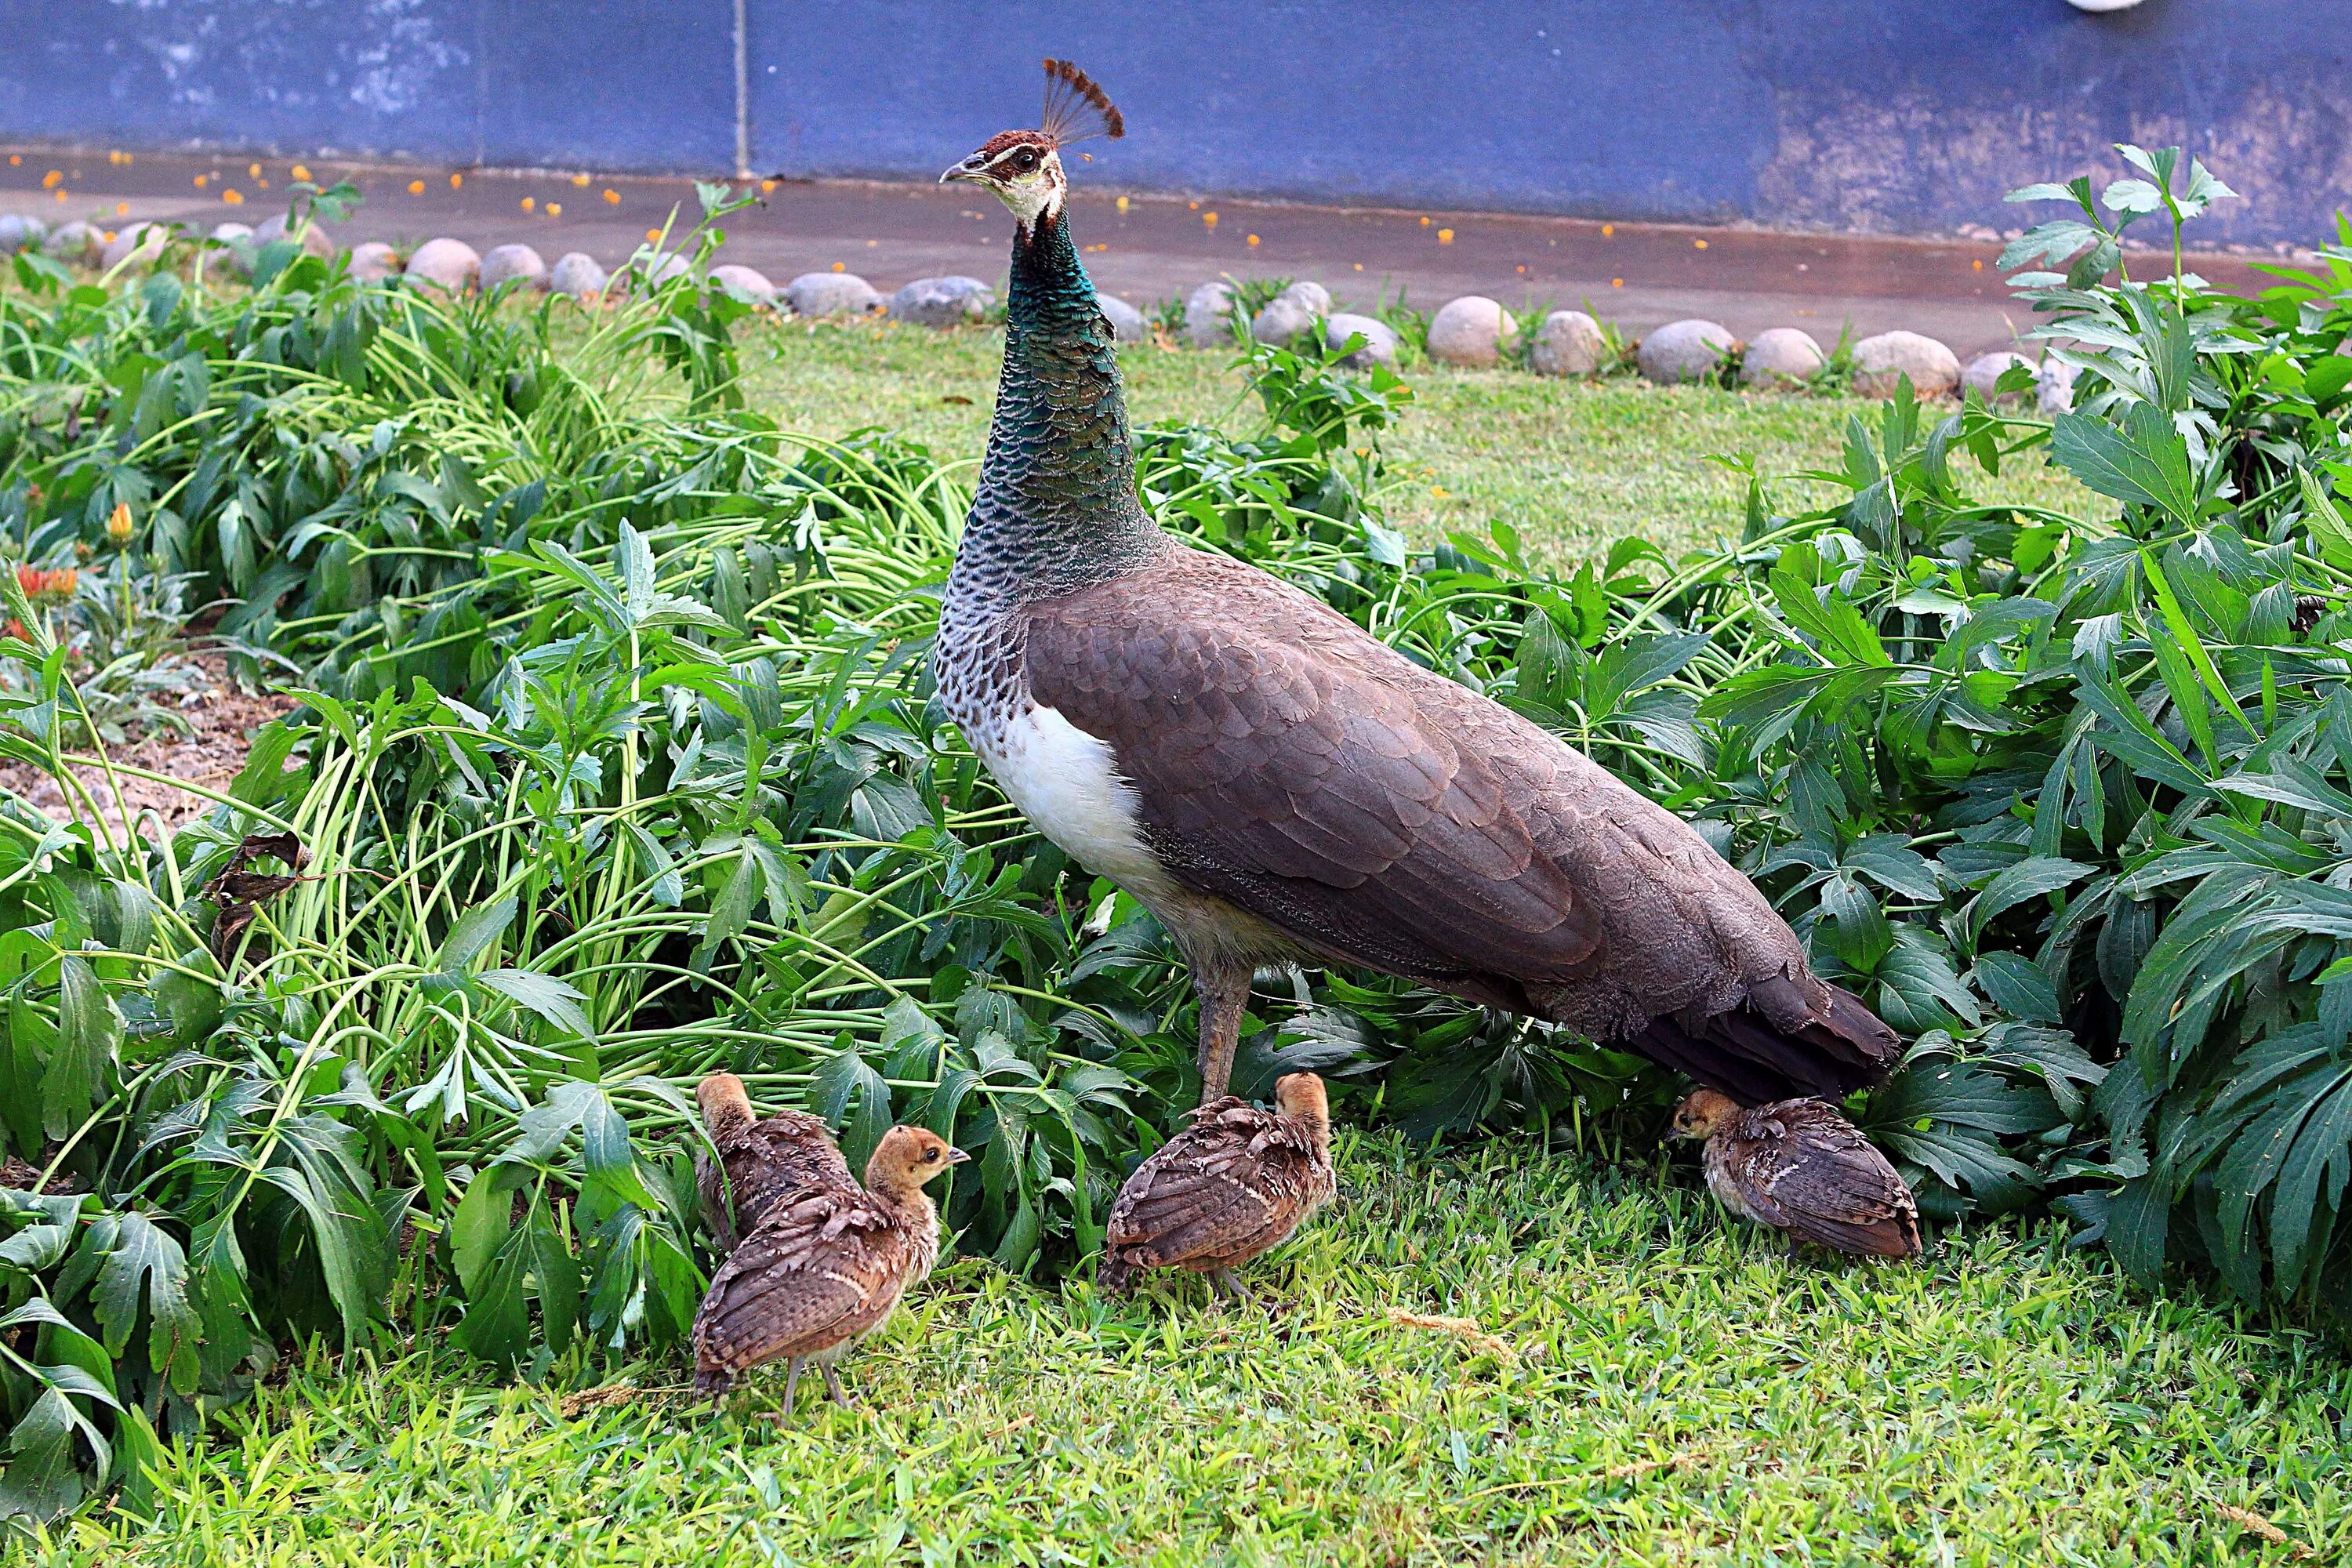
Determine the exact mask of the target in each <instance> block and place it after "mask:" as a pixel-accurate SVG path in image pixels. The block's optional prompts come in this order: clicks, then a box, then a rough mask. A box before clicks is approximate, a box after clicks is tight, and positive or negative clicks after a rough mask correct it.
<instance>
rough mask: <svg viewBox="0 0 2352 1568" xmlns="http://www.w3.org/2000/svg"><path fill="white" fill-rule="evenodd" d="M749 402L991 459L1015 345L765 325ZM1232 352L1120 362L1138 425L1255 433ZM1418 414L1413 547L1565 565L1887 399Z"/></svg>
mask: <svg viewBox="0 0 2352 1568" xmlns="http://www.w3.org/2000/svg"><path fill="white" fill-rule="evenodd" d="M742 342H743V353H742V359H743V365H744V370H745V381H746V384H747V392H748V395H749V396H750V398H751V402H752V404H753V405H755V406H757V407H759V408H760V409H761V410H763V411H764V412H766V413H768V414H770V415H772V416H774V417H776V418H777V419H779V420H781V421H782V423H783V424H784V426H786V427H787V428H789V429H793V430H797V431H802V432H805V433H807V434H810V435H816V436H840V435H843V434H845V433H846V432H848V431H850V430H854V429H857V428H859V427H861V426H869V425H881V426H890V427H892V428H895V429H898V430H900V431H902V432H904V433H905V434H906V435H908V436H910V437H914V438H915V439H917V440H919V441H922V442H925V443H927V444H928V445H929V447H931V449H932V450H933V451H935V452H938V453H940V454H941V455H942V456H947V457H969V458H972V459H973V460H974V461H975V462H976V461H977V460H978V459H979V457H980V454H981V448H982V445H983V444H984V443H985V441H986V439H987V435H988V415H989V408H990V405H991V404H992V401H993V399H994V397H995V395H996V370H997V364H998V362H999V361H1000V360H1001V359H1002V357H1003V333H1002V332H1001V331H998V330H997V329H995V328H970V329H965V330H962V331H952V332H938V331H929V330H927V329H925V328H920V327H912V326H906V325H902V324H898V323H892V322H867V323H860V324H856V325H851V326H844V325H836V324H830V323H824V322H818V323H793V324H788V325H784V326H781V327H757V328H752V329H751V330H749V331H746V332H745V333H744V334H743V337H742ZM1233 359H1234V356H1233V355H1232V354H1230V353H1206V352H1202V351H1198V350H1163V349H1153V348H1131V349H1128V350H1126V351H1124V352H1123V353H1121V354H1120V355H1119V365H1120V368H1121V369H1122V370H1123V371H1124V372H1125V374H1126V378H1127V395H1128V409H1129V416H1131V417H1132V418H1133V419H1134V421H1135V422H1136V423H1137V424H1139V425H1140V424H1148V423H1151V422H1153V421H1158V420H1170V419H1174V420H1185V421H1192V422H1198V423H1202V424H1213V425H1223V426H1227V427H1229V428H1232V429H1234V430H1235V431H1237V432H1239V431H1248V430H1251V429H1254V428H1255V426H1256V423H1257V420H1258V416H1259V409H1258V406H1257V404H1256V403H1255V400H1253V399H1251V398H1250V397H1249V396H1248V395H1247V389H1246V387H1245V386H1244V383H1243V381H1242V378H1241V376H1240V374H1238V373H1237V372H1235V371H1234V369H1233ZM1405 379H1406V381H1407V383H1408V384H1410V385H1411V386H1412V391H1413V397H1414V402H1413V405H1412V408H1411V409H1410V411H1409V412H1408V413H1407V414H1406V416H1405V418H1404V420H1403V423H1402V425H1401V426H1399V427H1398V428H1397V430H1396V431H1395V433H1394V435H1393V436H1392V437H1391V438H1390V440H1389V441H1388V443H1387V445H1388V450H1389V453H1390V456H1391V462H1392V468H1391V472H1392V474H1393V475H1394V476H1396V477H1397V478H1398V479H1399V481H1400V482H1399V483H1398V485H1397V487H1396V489H1394V490H1393V491H1392V492H1391V495H1390V497H1389V508H1390V516H1391V521H1395V522H1398V523H1400V524H1401V525H1402V526H1403V527H1405V528H1406V529H1407V531H1409V532H1411V533H1412V534H1413V535H1414V536H1415V537H1416V538H1418V539H1421V540H1423V541H1429V540H1433V539H1435V538H1436V537H1437V535H1438V534H1439V533H1440V532H1442V531H1444V530H1447V529H1467V530H1471V531H1483V530H1484V529H1485V528H1486V525H1487V524H1488V523H1489V522H1490V521H1493V520H1495V519H1496V518H1500V519H1502V520H1504V521H1507V522H1508V523H1510V524H1511V525H1512V526H1513V527H1514V528H1517V530H1518V531H1520V532H1521V533H1522V534H1523V535H1524V536H1525V537H1526V538H1527V539H1528V542H1529V543H1530V544H1531V545H1532V546H1534V547H1535V548H1536V549H1537V551H1538V552H1539V553H1540V554H1542V555H1545V556H1547V557H1549V559H1550V560H1551V561H1553V562H1554V563H1561V562H1571V561H1574V560H1577V559H1580V558H1581V557H1582V556H1583V555H1585V554H1587V553H1589V552H1592V551H1593V550H1595V549H1596V548H1597V547H1601V546H1605V545H1606V544H1607V543H1608V542H1610V541H1612V540H1615V539H1621V538H1623V537H1624V536H1626V535H1628V534H1638V535H1641V536H1643V537H1644V538H1648V539H1651V540H1654V541H1655V542H1658V543H1660V544H1663V545H1664V546H1665V547H1666V548H1667V549H1668V551H1669V552H1673V551H1678V550H1681V549H1684V548H1686V547H1689V546H1692V545H1696V544H1699V543H1702V542H1707V541H1711V540H1714V539H1716V538H1717V537H1720V536H1730V537H1734V538H1736V537H1738V532H1739V528H1740V524H1741V521H1743V519H1744V517H1745V508H1746V505H1747V496H1748V488H1747V479H1745V478H1744V477H1743V476H1741V475H1739V474H1737V473H1734V472H1731V471H1730V470H1728V469H1727V468H1724V467H1723V466H1722V465H1720V464H1718V463H1716V462H1712V461H1710V460H1709V459H1710V458H1716V457H1738V456H1747V457H1752V458H1755V460H1756V462H1757V465H1758V467H1759V469H1760V470H1761V471H1762V472H1763V473H1764V474H1765V475H1766V476H1767V478H1768V479H1772V478H1777V477H1780V476H1785V475H1792V474H1795V473H1797V472H1799V471H1801V470H1803V469H1806V468H1833V467H1837V466H1839V462H1840V458H1839V454H1840V451H1841V449H1842V447H1843V443H1844V433H1845V424H1846V420H1847V418H1848V416H1851V415H1853V414H1855V413H1862V414H1864V415H1865V416H1869V417H1872V418H1875V417H1876V405H1873V404H1869V403H1864V402H1863V401H1861V400H1859V399H1855V398H1847V397H1814V396H1797V395H1782V394H1755V393H1744V392H1726V391H1723V390H1722V389H1720V388H1717V387H1700V386H1682V387H1671V388H1669V387H1654V386H1651V385H1648V384H1646V383H1643V382H1640V381H1637V380H1633V379H1631V378H1622V377H1621V378H1617V379H1613V380H1610V381H1604V382H1599V383H1585V382H1563V381H1555V380H1550V379H1547V378H1545V377H1541V376H1536V375H1531V374H1528V373H1527V372H1526V371H1523V370H1491V371H1465V370H1453V369H1448V368H1445V367H1444V366H1440V365H1436V364H1433V363H1429V362H1426V361H1423V362H1421V363H1418V364H1415V365H1412V366H1411V367H1409V368H1408V369H1407V371H1406V372H1405ZM1961 471H1962V472H1963V473H1964V474H1965V475H1966V479H1964V481H1963V482H1964V483H1966V484H1968V485H1969V488H1970V489H1973V490H1975V491H1976V492H1977V493H1978V494H1979V495H1980V496H1981V497H1982V498H1983V499H1984V500H2017V501H2034V502H2038V503H2040V504H2042V505H2044V506H2054V507H2058V508H2061V509H2067V510H2079V509H2081V508H2083V507H2084V506H2086V505H2089V506H2095V507H2097V508H2099V509H2102V510H2104V511H2105V512H2107V513H2112V512H2113V510H2115V507H2114V503H2113V502H2110V501H2103V500H2097V498H2095V497H2092V496H2090V495H2088V494H2087V493H2086V492H2085V491H2084V489H2082V487H2081V486H2079V485H2077V484H2076V483H2075V482H2074V479H2072V478H2071V477H2069V476H2068V475H2066V474H2063V473H2062V472H2060V471H2059V470H2057V469H2055V468H2052V467H2050V466H2049V465H2048V464H2047V463H2045V462H2044V461H2043V460H2042V458H2041V457H2040V456H2039V455H2036V456H2034V457H2032V458H2029V459H2026V460H2024V461H2022V462H2020V463H2014V464H2011V465H2009V466H2006V467H2004V468H2003V469H2002V471H2001V474H2000V477H1999V478H1998V479H1994V478H1991V477H1990V476H1987V475H1984V474H1983V473H1981V472H1980V471H1979V469H1977V468H1976V467H1975V466H1974V465H1973V464H1971V463H1963V465H1962V467H1961ZM1828 494H1829V492H1828V491H1827V490H1826V489H1822V488H1821V487H1815V486H1811V485H1805V484H1801V483H1794V482H1790V483H1784V484H1779V485H1776V486H1775V489H1774V500H1775V501H1776V503H1777V504H1778V505H1779V506H1780V510H1783V511H1788V510H1796V509H1797V508H1800V507H1802V506H1806V505H1815V504H1820V503H1821V502H1822V501H1824V500H1827V499H1828Z"/></svg>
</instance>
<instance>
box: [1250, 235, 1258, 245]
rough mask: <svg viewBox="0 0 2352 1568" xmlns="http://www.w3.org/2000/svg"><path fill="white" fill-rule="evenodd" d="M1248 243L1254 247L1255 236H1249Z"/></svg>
mask: <svg viewBox="0 0 2352 1568" xmlns="http://www.w3.org/2000/svg"><path fill="white" fill-rule="evenodd" d="M1249 242H1250V243H1251V244H1252V245H1255V244H1256V243H1257V236H1255V235H1251V236H1250V237H1249Z"/></svg>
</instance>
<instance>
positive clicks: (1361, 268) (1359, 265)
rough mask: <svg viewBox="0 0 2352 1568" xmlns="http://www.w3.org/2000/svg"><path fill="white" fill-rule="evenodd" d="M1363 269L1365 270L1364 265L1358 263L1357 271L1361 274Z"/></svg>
mask: <svg viewBox="0 0 2352 1568" xmlns="http://www.w3.org/2000/svg"><path fill="white" fill-rule="evenodd" d="M1363 269H1364V264H1363V263H1362V262H1360V261H1359V262H1357V263H1356V270H1357V271H1359V272H1361V271H1362V270H1363Z"/></svg>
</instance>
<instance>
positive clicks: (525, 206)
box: [522, 196, 539, 212]
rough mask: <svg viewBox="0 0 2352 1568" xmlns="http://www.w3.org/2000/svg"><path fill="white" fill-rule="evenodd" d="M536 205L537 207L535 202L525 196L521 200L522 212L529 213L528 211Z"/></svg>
mask: <svg viewBox="0 0 2352 1568" xmlns="http://www.w3.org/2000/svg"><path fill="white" fill-rule="evenodd" d="M537 205H539V204H538V203H537V202H535V201H533V200H531V199H530V197H529V196H525V197H523V199H522V210H523V211H525V212H529V211H530V210H531V209H532V208H533V207H535V206H537Z"/></svg>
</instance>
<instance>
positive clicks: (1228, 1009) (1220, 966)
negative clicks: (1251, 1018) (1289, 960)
mask: <svg viewBox="0 0 2352 1568" xmlns="http://www.w3.org/2000/svg"><path fill="white" fill-rule="evenodd" d="M1252 973H1254V971H1253V970H1252V969H1251V967H1250V965H1249V963H1248V962H1247V961H1246V960H1243V959H1236V958H1231V957H1226V956H1223V955H1218V956H1214V957H1209V958H1202V959H1195V960H1194V961H1193V963H1192V990H1193V992H1194V994H1197V995H1198V996H1199V997H1200V999H1201V1103H1202V1104H1203V1105H1206V1104H1208V1103H1209V1102H1210V1101H1211V1100H1222V1099H1223V1098H1224V1097H1225V1095H1226V1094H1227V1093H1228V1092H1229V1091H1230V1089H1231V1086H1232V1084H1233V1080H1234V1051H1235V1050H1237V1049H1238V1048H1239V1047H1240V1046H1241V1039H1242V1014H1243V1012H1244V1011H1245V1010H1246V1009H1247V1008H1248V1006H1249V988H1250V975H1251V974H1252Z"/></svg>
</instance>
